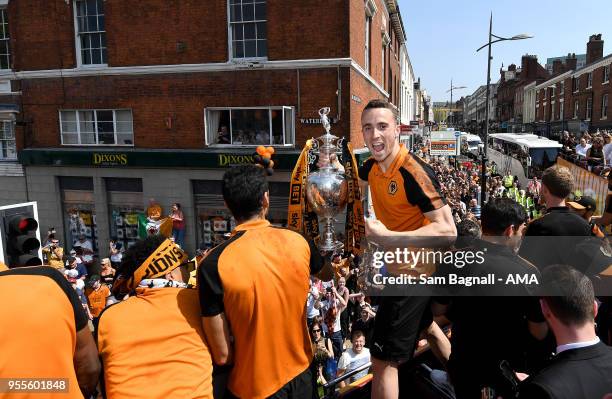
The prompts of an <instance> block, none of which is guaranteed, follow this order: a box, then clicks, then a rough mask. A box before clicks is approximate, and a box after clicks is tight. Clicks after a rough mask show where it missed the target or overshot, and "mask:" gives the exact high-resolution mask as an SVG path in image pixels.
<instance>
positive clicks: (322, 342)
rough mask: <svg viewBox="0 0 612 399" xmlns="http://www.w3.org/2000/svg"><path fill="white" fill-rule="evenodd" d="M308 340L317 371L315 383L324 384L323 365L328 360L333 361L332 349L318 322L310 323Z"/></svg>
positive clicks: (329, 340)
mask: <svg viewBox="0 0 612 399" xmlns="http://www.w3.org/2000/svg"><path fill="white" fill-rule="evenodd" d="M310 338H311V340H312V351H313V352H314V361H313V365H314V367H315V369H316V371H317V382H318V383H320V384H326V383H327V379H326V378H325V375H324V374H325V365H326V364H327V362H328V360H329V359H332V360H333V359H334V349H333V347H332V342H331V339H329V338H326V337H324V336H323V329H322V328H321V324H320V322H319V321H315V322H313V323H312V326H311V327H310ZM327 377H329V376H327Z"/></svg>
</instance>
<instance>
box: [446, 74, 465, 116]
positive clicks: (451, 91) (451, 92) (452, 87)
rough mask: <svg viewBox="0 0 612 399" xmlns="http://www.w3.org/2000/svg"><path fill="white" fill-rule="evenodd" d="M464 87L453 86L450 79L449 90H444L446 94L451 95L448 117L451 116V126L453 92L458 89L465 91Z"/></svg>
mask: <svg viewBox="0 0 612 399" xmlns="http://www.w3.org/2000/svg"><path fill="white" fill-rule="evenodd" d="M465 88H466V87H465V86H453V79H451V85H450V90H446V92H447V93H448V92H449V91H450V94H451V102H450V111H449V112H450V115H451V121H450V122H451V126H453V118H452V115H453V90H458V89H465Z"/></svg>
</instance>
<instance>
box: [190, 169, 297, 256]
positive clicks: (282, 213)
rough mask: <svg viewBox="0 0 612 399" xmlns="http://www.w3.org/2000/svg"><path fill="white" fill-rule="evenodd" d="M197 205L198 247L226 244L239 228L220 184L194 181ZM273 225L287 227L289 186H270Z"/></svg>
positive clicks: (272, 183)
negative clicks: (224, 199) (234, 230)
mask: <svg viewBox="0 0 612 399" xmlns="http://www.w3.org/2000/svg"><path fill="white" fill-rule="evenodd" d="M192 183H193V192H194V199H195V201H194V204H195V208H196V218H197V220H196V225H197V231H198V237H197V240H196V241H197V245H198V247H200V246H202V245H203V246H206V247H213V246H215V245H218V244H221V243H223V242H224V241H225V240H227V239H228V238H229V234H230V233H231V231H232V230H233V229H234V228H235V227H236V221H235V220H234V218H233V217H232V215H231V212H230V211H229V210H228V209H227V208H226V207H225V205H224V204H223V194H222V192H221V181H220V180H196V181H193V182H192ZM269 187H270V209H269V212H268V217H267V218H268V220H269V221H270V223H272V224H274V225H276V226H281V227H286V226H287V206H288V198H289V183H277V182H270V183H269Z"/></svg>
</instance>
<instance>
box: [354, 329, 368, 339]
mask: <svg viewBox="0 0 612 399" xmlns="http://www.w3.org/2000/svg"><path fill="white" fill-rule="evenodd" d="M359 337H363V338H365V334H364V333H363V331H361V330H355V331H353V332H352V333H351V341H352V340H354V339H357V338H359Z"/></svg>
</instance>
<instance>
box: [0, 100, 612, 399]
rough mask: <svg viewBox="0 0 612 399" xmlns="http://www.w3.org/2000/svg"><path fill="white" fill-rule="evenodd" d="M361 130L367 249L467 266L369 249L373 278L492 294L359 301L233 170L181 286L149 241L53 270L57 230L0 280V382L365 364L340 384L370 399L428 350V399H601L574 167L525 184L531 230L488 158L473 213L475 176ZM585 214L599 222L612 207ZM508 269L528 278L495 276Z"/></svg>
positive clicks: (129, 379)
mask: <svg viewBox="0 0 612 399" xmlns="http://www.w3.org/2000/svg"><path fill="white" fill-rule="evenodd" d="M361 121H362V133H363V137H364V141H365V143H366V145H367V146H368V148H369V149H370V151H371V153H372V157H371V158H370V159H368V160H367V161H366V162H365V163H364V165H363V166H362V167H361V168H360V170H359V177H360V179H361V183H362V189H363V190H365V189H366V183H367V187H368V189H369V191H370V193H371V200H372V207H373V210H374V214H375V218H372V217H368V218H367V219H366V220H365V233H366V237H367V240H368V241H370V242H372V243H376V246H377V247H378V248H382V249H384V250H385V251H387V252H389V251H394V250H396V249H400V248H436V249H438V248H444V249H446V250H447V252H448V253H450V254H451V255H454V256H451V258H453V259H459V257H458V254H465V253H467V252H470V251H471V252H473V253H482V254H484V255H482V261H481V262H476V263H472V264H470V266H469V267H463V266H459V265H458V264H457V263H456V262H454V261H441V262H437V264H436V265H435V266H437V268H435V269H433V270H430V269H429V268H428V267H429V264H426V263H427V262H425V263H419V264H418V265H416V264H411V265H409V264H405V262H397V263H394V262H391V261H389V260H387V257H386V256H385V257H384V258H385V262H384V267H382V268H381V269H380V274H381V275H384V277H386V278H388V279H399V278H400V277H402V276H406V275H412V276H415V273H418V275H419V276H420V275H425V276H427V277H430V276H431V277H448V276H450V275H459V276H462V277H464V278H468V277H469V278H472V279H487V281H489V280H488V279H489V277H488V276H489V275H491V274H493V275H494V276H495V277H497V278H498V279H499V280H501V281H502V282H496V281H497V280H495V281H494V282H493V283H491V284H463V285H461V284H459V285H456V286H448V285H442V287H437V288H440V289H443V290H445V291H443V292H444V293H445V294H444V295H442V294H440V292H442V291H436V295H432V294H427V295H425V294H417V293H416V291H414V289H413V287H412V286H409V285H405V284H404V285H397V286H395V285H392V284H387V285H383V286H382V287H377V288H376V290H373V287H372V286H371V285H368V280H367V279H365V280H364V279H363V277H364V274H363V273H364V270H363V267H362V266H363V264H362V262H361V260H362V259H361V257H360V256H351V254H338V253H331V252H322V251H320V250H319V249H318V248H317V247H316V244H315V241H314V240H313V239H312V238H311V237H304V236H303V235H301V234H299V233H297V232H294V231H291V230H289V229H283V228H278V227H275V226H272V225H271V224H270V222H269V221H268V220H267V218H266V217H267V213H268V210H269V207H270V196H269V186H268V181H267V178H266V176H265V174H264V173H263V171H262V169H261V168H258V167H256V166H254V165H243V166H237V167H232V168H230V169H228V170H227V171H226V173H225V175H224V177H223V184H222V187H223V188H222V191H223V198H224V201H225V204H226V206H227V207H228V209H229V210H230V212H231V213H232V215H233V217H234V218H235V220H236V224H237V226H236V228H235V230H234V231H233V232H232V234H231V236H230V237H229V238H228V240H227V241H225V242H224V243H222V244H220V245H218V246H216V247H215V248H213V249H211V250H210V251H208V252H207V253H206V254H205V256H204V257H203V258H202V259H201V260H196V263H198V264H197V269H195V272H193V274H194V275H195V277H196V278H195V281H194V280H193V279H192V277H193V275H191V274H190V272H192V269H193V267H194V266H195V265H194V263H193V262H190V260H189V259H190V257H189V256H188V255H187V253H185V251H184V250H183V249H181V246H180V245H178V243H177V242H176V240H171V239H168V238H166V237H164V236H162V235H151V236H149V237H147V238H146V239H143V240H139V241H137V242H136V243H135V244H134V246H132V247H130V248H126V249H122V250H120V251H117V248H116V246H115V248H114V250H115V251H116V252H114V253H113V246H112V244H111V245H109V257H108V258H105V259H103V261H102V262H101V266H100V267H99V270H96V275H95V276H93V275H92V276H89V275H88V274H89V273H91V272H92V270H91V267H90V268H87V263H88V262H89V258H87V255H90V254H87V253H85V252H86V251H84V249H83V246H85V247H87V244H82V245H80V248H81V249H80V250H78V248H75V255H76V256H74V257H71V258H70V259H68V261H69V262H68V264H67V265H66V264H65V263H64V262H65V260H64V256H63V250H62V251H59V250H58V247H60V245H59V241H58V240H57V239H56V238H55V237H54V236H50V237H49V241H50V246H49V247H46V248H47V249H46V250H45V253H46V254H47V259H48V262H47V263H48V265H47V266H37V267H16V268H13V269H10V270H6V271H0V300H1V301H2V302H3V303H5V304H8V303H10V304H11V305H12V306H2V307H0V319H1V320H11V321H15V323H14V324H12V325H11V326H10V328H3V329H0V352H1V353H2V356H1V357H0V377H10V378H13V377H17V378H20V379H26V378H34V379H40V378H41V377H42V376H62V378H64V379H65V381H66V385H67V389H66V391H65V392H66V393H65V397H70V398H72V397H74V398H77V397H86V398H91V397H95V396H96V395H101V396H103V397H107V398H111V399H112V398H139V397H142V398H163V397H179V398H187V397H190V398H191V397H193V398H196V397H197V398H212V397H215V398H308V399H310V398H314V397H317V395H318V388H317V382H318V383H319V384H320V385H325V384H326V383H329V381H330V380H334V379H336V378H338V377H340V378H341V377H342V376H343V375H345V374H348V373H351V372H352V371H355V370H357V369H359V368H362V367H363V370H361V372H359V373H356V374H354V375H351V376H350V378H347V379H345V380H343V381H341V382H340V383H339V384H338V386H339V387H340V389H342V388H341V386H342V385H345V384H348V385H352V384H357V383H360V384H361V383H362V382H363V381H370V380H369V378H370V377H369V376H368V373H371V382H369V383H368V384H367V385H366V386H367V387H368V388H369V389H370V392H371V396H372V397H373V398H376V399H378V398H399V397H402V398H403V397H427V396H422V395H421V394H420V393H417V392H415V391H414V389H416V387H415V386H412V385H410V384H408V385H406V384H400V379H401V378H403V377H402V376H401V373H402V372H403V370H405V369H404V367H405V366H406V365H410V364H412V363H414V362H415V361H418V359H415V353H416V352H415V351H416V349H417V348H419V347H420V344H419V342H422V340H425V341H426V342H427V346H428V347H429V348H430V349H431V352H432V353H433V354H434V355H435V359H436V360H435V361H436V364H435V366H436V367H437V368H438V371H439V372H438V373H437V374H436V375H437V376H438V377H436V378H433V373H432V374H431V375H429V376H427V378H426V379H425V380H424V381H426V383H427V384H429V388H430V390H429V392H430V394H429V395H430V396H429V397H435V396H431V395H432V392H442V391H444V392H446V393H447V394H448V395H451V396H448V395H447V397H456V398H459V399H463V398H480V397H483V395H485V397H488V398H499V397H502V398H515V397H519V398H522V399H525V398H567V399H570V398H571V399H581V398H584V399H592V398H596V399H600V398H601V399H609V395H608V394H611V393H612V349H611V348H610V347H609V345H610V344H611V343H612V328H611V324H612V323H610V320H611V319H612V312H611V311H610V299H609V298H610V294H612V293H610V291H603V292H604V294H602V291H601V288H602V287H603V288H604V289H605V288H606V287H607V288H608V289H609V288H610V278H612V269H611V267H610V265H611V264H612V260H611V259H612V251H610V250H609V248H606V247H604V246H603V243H604V242H605V241H604V240H602V238H601V237H600V236H598V235H595V234H594V232H593V229H592V225H591V224H590V222H593V221H591V220H588V219H590V218H591V216H592V213H591V214H590V215H589V212H588V208H587V206H586V205H587V203H586V202H584V201H583V203H582V204H581V203H579V201H574V202H576V203H577V204H578V205H580V206H582V208H583V209H582V211H583V212H582V213H579V212H576V211H572V210H570V208H571V207H572V206H571V205H570V206H568V204H569V202H568V201H566V200H567V198H568V197H569V196H570V194H571V193H572V190H573V177H572V175H571V173H570V172H569V171H568V170H567V169H565V168H559V167H552V168H549V169H547V170H546V171H545V172H544V174H543V175H542V179H541V181H534V182H533V185H530V186H531V188H529V187H528V188H527V190H529V191H530V194H531V195H532V198H534V197H536V198H537V202H538V203H542V204H544V206H545V207H546V211H545V213H544V214H543V215H541V216H539V217H536V218H534V217H533V215H531V216H530V215H529V210H528V208H527V207H526V205H524V204H521V203H520V201H517V195H518V194H516V193H517V192H519V193H520V190H521V188H520V187H519V186H518V182H517V181H516V179H514V178H513V177H512V179H510V177H511V176H495V167H494V166H493V165H490V166H489V174H490V177H491V179H489V182H490V185H489V186H488V187H487V191H488V192H490V193H491V194H492V195H489V198H488V200H487V202H486V203H481V202H479V199H480V195H479V187H480V184H479V174H478V172H479V165H478V164H476V163H472V164H462V165H458V166H457V167H453V166H451V165H448V164H447V163H445V162H442V161H440V160H439V159H433V158H428V157H426V159H427V160H423V159H422V158H421V157H419V156H418V155H417V154H414V153H412V152H410V151H409V150H408V149H407V148H406V147H404V146H403V145H400V144H399V143H398V142H397V137H398V135H399V126H398V125H397V123H396V121H395V117H394V113H393V108H392V106H391V105H389V103H388V102H386V101H381V100H372V101H370V102H369V103H368V104H367V105H366V107H365V108H364V110H363V113H362V119H361ZM421 151H422V150H421ZM423 155H426V154H423ZM327 162H333V164H334V168H337V169H339V170H340V169H341V168H342V165H340V164H339V162H338V160H337V159H336V160H333V159H330V160H328V161H327ZM500 183H501V185H502V186H503V189H500V187H499V184H500ZM508 183H509V184H508ZM610 189H611V190H612V184H611V187H610ZM574 209H575V210H579V208H574ZM585 210H587V211H586V212H585ZM152 211H156V209H155V208H152ZM157 214H159V216H161V210H159V212H152V214H151V215H153V216H155V215H157ZM151 215H149V216H151ZM594 222H597V223H599V224H605V223H612V201H608V203H607V206H606V210H605V213H604V216H603V217H602V218H600V219H598V220H596V221H594ZM597 223H596V224H597ZM50 233H51V232H50ZM51 234H52V233H51ZM118 254H121V257H120V259H119V258H118V257H117V256H118ZM113 255H114V256H115V257H114V258H113ZM370 255H372V254H370ZM519 255H520V256H519ZM462 256H463V255H462ZM363 258H364V259H365V258H367V257H366V256H365V255H364V257H363ZM79 259H80V262H79ZM51 261H53V262H54V263H53V264H52V263H51ZM79 265H82V266H81V267H79ZM50 266H51V267H50ZM83 266H85V268H83ZM90 266H91V265H90ZM366 274H367V273H366ZM516 276H523V277H521V279H523V278H524V279H525V280H529V281H532V280H533V279H534V278H535V279H536V281H537V284H535V286H533V285H532V284H533V283H529V284H527V283H518V284H509V283H507V281H508V279H514V278H516ZM190 280H191V281H192V282H191V283H189V281H190ZM79 281H80V282H79ZM470 281H472V280H470ZM85 282H86V283H85ZM84 283H85V286H86V288H85V289H84ZM26 286H27V287H28V289H27V290H24V289H23V287H26ZM432 288H433V287H432ZM606 292H607V294H606ZM33 293H36V295H33ZM438 294H439V295H438ZM596 294H597V295H596ZM83 297H84V298H83ZM111 297H112V298H113V299H112V301H114V302H116V303H114V304H112V305H111V306H107V305H108V299H109V298H111ZM41 298H44V300H41ZM85 304H86V306H83V305H85ZM88 319H89V320H91V321H92V323H89V320H88ZM449 326H450V328H451V329H452V334H451V336H450V340H449V338H448V336H447V335H446V334H445V333H444V330H443V328H447V327H449ZM92 330H93V334H92ZM553 352H555V353H556V356H555V357H554V359H552V360H551V359H550V356H549V355H550V354H551V353H553ZM370 363H371V367H369V368H368V367H367V365H368V364H370ZM421 385H422V384H421ZM404 390H406V391H404Z"/></svg>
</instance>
